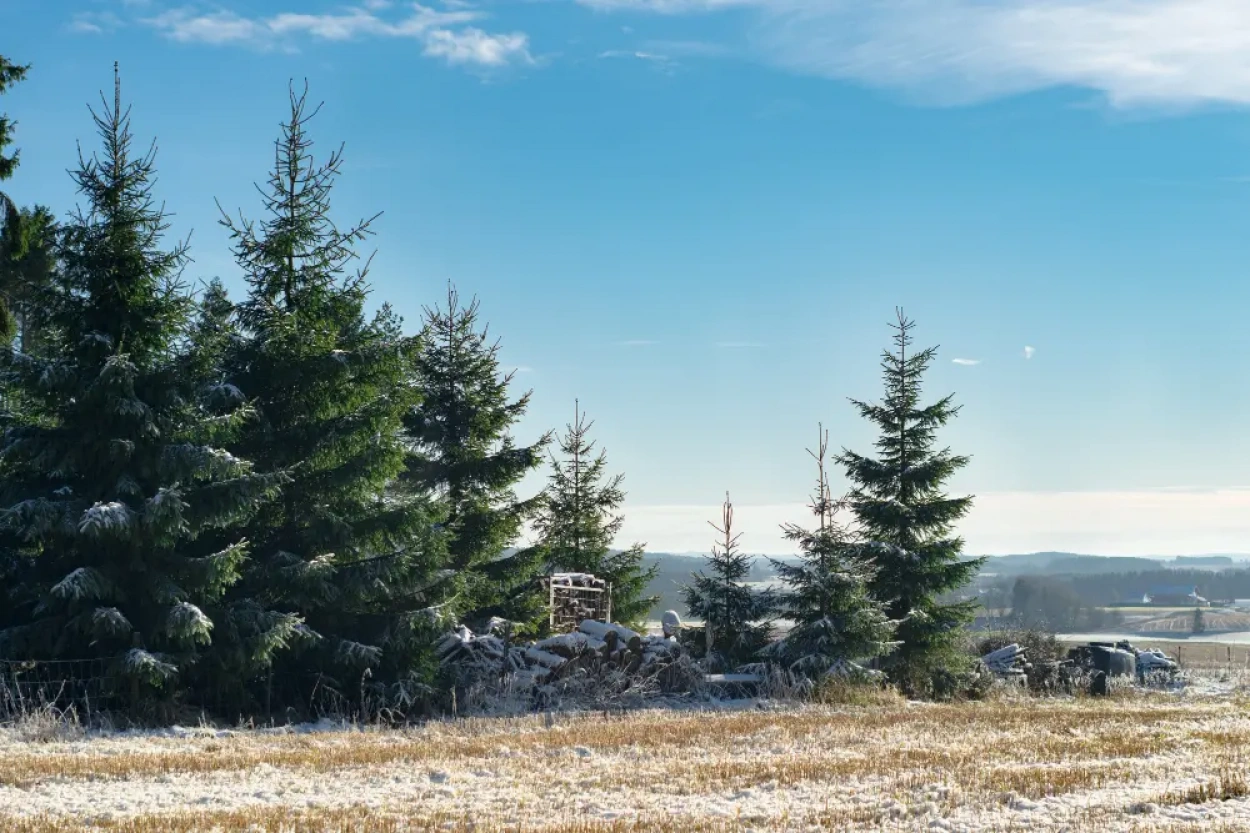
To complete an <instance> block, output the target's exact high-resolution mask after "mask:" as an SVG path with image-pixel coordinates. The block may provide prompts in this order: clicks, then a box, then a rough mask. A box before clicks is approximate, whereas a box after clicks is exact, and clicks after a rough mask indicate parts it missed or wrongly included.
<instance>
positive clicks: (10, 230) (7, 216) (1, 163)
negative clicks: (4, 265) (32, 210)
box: [0, 55, 30, 239]
mask: <svg viewBox="0 0 1250 833" xmlns="http://www.w3.org/2000/svg"><path fill="white" fill-rule="evenodd" d="M29 71H30V66H29V65H25V66H23V65H21V64H15V63H13V62H12V61H11V60H9V59H8V58H5V57H4V56H3V55H0V95H4V93H5V92H6V91H7V90H8V89H9V88H10V87H11V86H13V85H14V84H16V83H18V82H19V81H22V80H24V79H25V78H26V73H27V72H29ZM15 126H16V123H15V122H14V121H13V120H12V119H10V118H9V117H8V115H7V114H5V113H0V182H3V181H4V180H6V179H9V178H10V177H12V176H13V172H14V171H16V170H17V163H18V157H19V156H20V154H19V153H18V152H17V151H13V152H11V153H9V154H7V155H6V154H5V148H7V147H9V145H11V144H13V129H14V127H15ZM20 221H21V218H20V217H19V216H18V209H17V204H16V203H15V202H14V201H13V199H12V198H11V197H10V196H9V195H8V194H6V193H5V192H4V191H0V228H3V229H4V234H5V237H10V238H15V239H20V234H19V229H20V227H21V223H20Z"/></svg>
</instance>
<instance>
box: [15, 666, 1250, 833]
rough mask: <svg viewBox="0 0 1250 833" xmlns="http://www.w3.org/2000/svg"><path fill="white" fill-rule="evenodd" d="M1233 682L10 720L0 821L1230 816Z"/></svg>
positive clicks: (713, 823) (1238, 815) (691, 827)
mask: <svg viewBox="0 0 1250 833" xmlns="http://www.w3.org/2000/svg"><path fill="white" fill-rule="evenodd" d="M1244 683H1245V681H1244V680H1238V679H1226V680H1225V681H1224V682H1223V683H1221V682H1220V681H1219V678H1218V676H1212V677H1210V678H1202V679H1201V680H1197V681H1193V683H1192V685H1191V686H1189V687H1185V688H1182V689H1180V690H1179V691H1177V692H1170V693H1164V692H1151V693H1138V694H1120V695H1117V696H1113V697H1110V698H1087V697H1078V698H1053V699H1045V700H1030V701H1029V702H1028V704H1027V707H1024V704H1022V703H1020V702H1017V701H1015V700H1012V699H1001V700H991V701H984V702H976V703H972V702H965V703H953V704H919V703H908V702H906V701H895V702H894V703H893V704H876V705H874V706H872V707H870V708H854V707H818V706H789V707H782V706H773V707H770V708H760V707H759V704H756V703H739V704H723V705H722V706H721V707H719V708H716V709H712V710H702V711H688V710H685V711H683V710H680V709H677V710H672V709H670V710H664V711H643V712H631V713H627V714H623V715H617V716H606V715H604V714H602V713H583V714H552V715H535V716H526V717H513V718H491V719H481V718H478V719H463V720H459V721H454V722H436V723H431V724H428V725H426V726H424V727H422V728H411V729H406V730H381V729H375V728H368V727H354V726H349V725H334V724H327V723H323V724H320V725H317V726H296V727H283V728H280V729H272V730H222V729H215V728H211V727H200V728H190V729H180V728H174V729H169V730H159V731H150V732H103V733H96V734H93V735H89V736H84V735H81V734H78V735H68V736H62V737H57V736H55V735H46V734H45V735H43V736H32V735H30V734H29V733H27V734H23V733H22V732H21V731H20V730H19V729H17V728H12V729H8V730H4V731H3V732H0V757H2V758H3V760H4V761H5V766H4V768H3V770H2V771H0V813H3V815H2V816H0V829H2V830H21V831H29V833H36V832H37V831H62V830H66V831H68V830H77V829H81V827H82V825H84V824H85V823H88V822H94V823H97V824H99V825H101V826H103V827H104V828H105V829H121V830H135V831H140V830H141V831H156V830H162V831H164V830H172V831H184V830H185V831H190V830H204V831H208V830H220V831H245V830H247V831H275V832H276V831H279V830H291V829H307V830H442V829H446V830H462V831H467V830H469V829H473V830H475V831H479V833H480V832H481V831H492V832H493V831H505V830H515V829H517V828H518V826H520V827H521V829H525V830H545V831H599V830H603V831H613V830H621V831H623V830H631V831H633V830H657V831H738V830H747V829H751V830H756V831H774V830H776V831H781V830H881V829H887V830H968V831H998V830H1009V829H1014V830H1035V829H1064V830H1072V831H1106V830H1112V831H1113V830H1138V831H1141V830H1157V831H1169V830H1192V831H1198V830H1216V831H1220V830H1224V831H1231V830H1238V829H1245V826H1246V825H1247V824H1250V797H1248V796H1247V792H1248V791H1247V787H1246V782H1245V780H1244V779H1243V778H1242V777H1239V776H1238V773H1239V772H1241V771H1242V766H1243V762H1244V752H1243V750H1244V748H1245V745H1246V744H1247V743H1248V742H1250V717H1247V716H1246V715H1245V714H1244V713H1243V712H1242V711H1240V710H1237V709H1235V708H1233V707H1234V704H1235V703H1236V702H1238V699H1236V698H1238V697H1240V696H1241V692H1244V691H1245V689H1244V688H1243V686H1244ZM326 784H333V785H334V788H333V789H326V788H325V785H326ZM292 825H302V826H298V827H293V826H292Z"/></svg>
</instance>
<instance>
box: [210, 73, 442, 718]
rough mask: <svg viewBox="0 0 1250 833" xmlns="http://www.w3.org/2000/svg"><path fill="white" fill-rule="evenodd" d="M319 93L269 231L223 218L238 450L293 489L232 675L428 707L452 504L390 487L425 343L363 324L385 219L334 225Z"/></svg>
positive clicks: (234, 643) (254, 526) (248, 608)
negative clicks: (273, 676)
mask: <svg viewBox="0 0 1250 833" xmlns="http://www.w3.org/2000/svg"><path fill="white" fill-rule="evenodd" d="M305 96H306V93H305V94H304V95H300V96H297V95H296V94H295V93H294V91H292V93H291V114H290V118H289V120H288V121H287V122H285V123H284V124H283V125H282V134H281V137H280V138H279V139H278V140H277V142H276V164H275V168H274V170H273V172H272V173H271V174H270V178H269V182H268V184H267V186H266V187H265V188H263V189H261V191H262V194H263V195H264V205H265V213H266V217H265V219H264V221H263V222H261V223H260V224H259V225H254V224H253V223H251V222H248V221H245V220H239V221H234V220H231V219H230V218H229V217H225V216H224V215H223V220H222V223H223V225H224V226H225V227H226V228H227V229H228V230H229V231H230V234H231V238H232V240H233V246H234V254H235V257H236V259H237V261H238V263H239V265H240V267H241V268H242V269H243V271H244V273H245V275H246V279H247V282H248V297H247V299H246V300H245V301H243V302H242V303H241V304H240V305H239V307H238V311H237V326H238V327H239V329H240V331H241V336H240V337H238V338H234V337H231V335H230V332H231V329H232V328H233V327H235V326H236V323H235V322H234V321H233V320H232V319H231V318H230V316H229V314H228V309H229V308H228V305H227V304H225V303H224V300H218V301H216V302H215V304H214V306H216V307H218V308H219V309H218V313H217V315H216V317H215V320H216V321H217V324H216V329H215V332H217V333H218V339H219V341H218V343H220V344H221V345H222V352H223V356H224V368H225V373H224V376H223V383H224V384H223V390H225V391H227V392H228V393H229V395H231V396H234V397H243V396H246V397H248V401H249V403H250V404H251V405H252V406H253V407H254V408H255V409H256V411H257V412H258V417H257V419H256V420H254V421H253V422H252V423H250V424H249V425H248V428H247V430H246V432H245V433H244V434H243V435H242V436H241V437H240V439H239V442H238V443H237V444H236V446H235V447H236V449H237V453H238V454H240V455H242V456H245V457H247V458H248V459H252V460H254V461H255V462H256V464H257V465H258V466H260V467H262V468H263V469H264V470H267V471H282V472H288V473H289V482H288V483H287V484H286V485H285V486H284V487H283V490H282V494H281V496H280V497H279V498H278V499H277V500H274V501H271V502H269V503H267V504H266V505H265V506H264V507H262V509H261V511H260V512H259V513H258V514H257V515H256V517H255V518H254V519H252V520H251V522H250V523H249V524H248V525H247V527H246V529H247V534H248V537H249V538H250V540H251V541H252V550H253V555H252V559H251V561H250V562H249V564H248V566H247V569H246V572H245V576H244V580H243V581H242V582H241V583H240V585H239V586H238V588H236V592H234V593H232V594H231V596H230V598H229V604H230V609H231V614H230V622H231V635H232V637H233V638H232V640H231V641H230V643H229V645H228V646H226V648H227V649H226V650H223V651H222V652H220V653H219V655H218V656H217V661H218V662H219V664H220V666H221V668H222V669H225V670H227V671H229V672H230V673H232V674H236V675H240V676H241V677H242V678H244V679H246V677H247V676H249V675H254V674H255V673H257V672H259V671H261V670H263V669H267V668H269V667H270V666H272V665H273V664H274V663H275V661H276V660H277V659H279V657H281V656H282V649H283V648H286V647H288V646H289V647H292V648H295V649H298V651H297V652H296V653H295V654H293V655H287V656H286V658H285V659H284V660H283V662H282V663H281V664H280V665H279V666H278V668H277V672H278V673H279V674H280V676H281V677H282V679H281V680H280V681H279V682H280V684H281V686H283V687H285V688H286V689H288V690H289V692H288V693H289V696H295V693H299V696H301V697H303V696H306V695H307V694H308V689H309V688H311V687H312V686H315V685H322V686H324V685H329V686H332V687H335V686H337V687H339V688H340V689H341V688H342V687H348V690H349V691H353V692H354V691H356V690H357V687H358V686H359V684H360V680H361V677H362V675H365V674H366V672H367V674H368V676H369V678H370V679H371V680H372V681H373V682H372V685H373V686H382V685H391V686H394V687H396V688H395V689H392V690H391V691H389V692H388V693H389V694H396V693H397V694H398V696H397V699H398V700H400V701H403V700H404V698H405V697H407V698H408V699H410V700H411V699H413V698H415V697H418V696H419V694H420V692H422V691H423V690H424V689H423V686H424V685H425V684H426V683H428V682H429V673H428V671H429V668H428V661H429V657H430V653H429V649H430V639H429V636H430V631H431V630H432V628H433V626H434V624H435V622H434V619H435V617H434V616H433V611H434V610H435V609H436V606H437V605H438V603H439V602H441V601H442V600H443V596H442V584H443V582H442V581H441V580H440V574H439V572H438V570H439V568H440V567H441V564H442V558H443V551H442V549H441V543H440V540H439V537H438V536H437V535H436V533H435V530H434V523H435V521H436V520H437V515H436V512H435V507H434V506H433V505H432V502H431V501H430V500H429V499H428V498H427V496H426V495H425V494H424V493H422V492H420V491H418V490H409V491H407V492H405V493H403V494H396V493H394V492H393V491H392V490H391V488H390V487H391V485H392V484H393V482H394V481H395V479H396V478H397V477H398V476H399V475H400V473H401V472H402V471H403V469H404V465H405V456H406V449H405V446H404V444H403V442H402V436H401V429H402V420H403V415H404V414H406V413H407V412H408V411H410V410H411V409H413V408H415V407H417V406H418V403H419V401H420V396H419V391H418V390H417V389H416V388H414V387H413V386H411V385H409V384H408V380H409V375H410V373H411V368H412V364H413V361H414V360H415V355H416V352H417V349H418V343H417V341H416V340H415V339H412V338H407V337H404V336H403V335H402V334H401V332H400V329H399V324H400V322H399V320H398V319H397V318H396V317H395V316H394V315H393V314H392V313H391V312H390V310H389V308H387V307H383V308H382V310H381V311H380V312H379V313H378V314H377V315H376V316H374V317H372V319H370V318H368V317H367V316H366V315H365V313H364V303H365V300H366V295H367V292H368V287H367V284H366V282H365V269H362V270H360V271H358V272H355V273H351V274H349V273H347V272H346V267H347V266H348V265H349V264H350V263H351V261H352V260H354V259H356V257H357V255H356V252H355V249H354V247H355V245H356V244H358V243H360V242H361V241H363V240H364V239H365V238H366V237H367V235H368V234H369V233H370V231H369V221H364V222H361V223H358V224H356V225H353V226H351V227H350V228H348V229H347V230H340V229H339V228H338V227H336V226H335V225H334V223H333V222H332V221H331V219H330V193H331V190H332V187H333V184H334V181H335V179H336V177H337V175H338V173H339V166H340V163H341V155H340V154H339V153H337V152H336V153H333V154H331V155H330V156H329V158H328V159H327V160H326V161H325V162H324V163H322V164H320V165H318V164H317V163H316V162H314V160H313V158H312V154H311V150H310V148H311V144H312V143H311V141H310V140H309V138H308V137H307V134H306V131H305V128H306V124H307V122H308V120H309V119H310V118H311V117H312V115H315V112H314V113H312V114H307V113H306V112H305ZM366 268H367V264H366ZM322 674H323V675H326V677H327V679H325V680H321V679H319V678H318V677H317V675H322ZM284 696H286V695H284Z"/></svg>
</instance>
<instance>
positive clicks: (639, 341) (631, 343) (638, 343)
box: [617, 338, 660, 347]
mask: <svg viewBox="0 0 1250 833" xmlns="http://www.w3.org/2000/svg"><path fill="white" fill-rule="evenodd" d="M659 343H660V342H658V341H652V340H651V339H647V338H631V339H629V340H627V341H618V342H617V344H618V345H620V346H621V347H650V346H651V345H653V344H659Z"/></svg>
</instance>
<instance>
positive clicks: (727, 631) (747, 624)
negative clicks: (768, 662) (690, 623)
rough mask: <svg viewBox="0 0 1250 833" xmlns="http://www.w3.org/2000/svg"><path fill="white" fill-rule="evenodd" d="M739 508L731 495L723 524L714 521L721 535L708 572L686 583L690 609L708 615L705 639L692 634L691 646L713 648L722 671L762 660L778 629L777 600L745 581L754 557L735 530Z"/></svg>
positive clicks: (710, 659) (712, 663)
mask: <svg viewBox="0 0 1250 833" xmlns="http://www.w3.org/2000/svg"><path fill="white" fill-rule="evenodd" d="M733 512H734V510H733V504H732V503H730V501H729V495H728V494H726V495H725V503H724V505H723V506H722V507H721V526H717V525H716V524H714V523H712V522H711V521H708V523H709V525H711V527H712V528H713V529H714V530H716V532H717V533H719V534H720V536H721V540H720V541H718V542H717V543H715V544H713V545H712V553H711V556H710V557H709V558H708V560H707V572H706V573H705V572H703V571H700V572H697V573H695V574H694V575H693V576H692V579H693V582H692V583H691V584H690V585H689V586H687V587H683V588H682V597H683V598H684V600H685V602H686V610H687V612H688V613H689V614H690V615H691V616H692V617H694V618H697V619H702V620H703V628H702V634H701V637H702V638H699V637H697V636H696V637H695V638H694V639H692V646H691V647H692V648H693V649H694V650H695V651H696V652H699V651H707V650H708V649H709V648H710V655H708V656H706V657H705V660H706V663H707V665H708V667H709V668H714V669H719V670H724V669H730V668H736V667H737V666H739V665H742V664H743V663H746V662H750V661H755V660H757V659H758V658H759V653H760V651H761V650H762V649H763V648H764V646H766V645H767V644H768V642H769V637H770V635H771V633H772V625H771V623H770V621H769V620H770V619H771V611H772V607H773V605H774V600H773V599H772V598H771V595H770V594H768V593H767V592H760V591H757V590H754V589H752V588H751V587H748V586H746V585H745V582H746V580H747V578H748V576H749V575H750V574H751V562H752V561H753V560H754V559H753V558H752V557H751V556H749V555H746V554H745V553H743V552H742V551H741V549H739V547H738V539H739V538H740V537H741V534H734V531H733ZM709 632H710V634H711V636H710V638H709V636H708V634H709Z"/></svg>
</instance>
